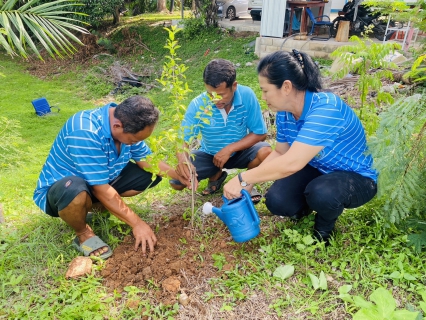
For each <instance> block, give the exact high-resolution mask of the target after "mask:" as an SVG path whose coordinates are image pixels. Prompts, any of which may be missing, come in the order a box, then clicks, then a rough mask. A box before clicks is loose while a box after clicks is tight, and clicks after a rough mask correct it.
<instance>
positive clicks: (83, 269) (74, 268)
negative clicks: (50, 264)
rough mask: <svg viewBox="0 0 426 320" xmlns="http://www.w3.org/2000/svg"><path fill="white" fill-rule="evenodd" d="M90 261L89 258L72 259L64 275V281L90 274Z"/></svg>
mask: <svg viewBox="0 0 426 320" xmlns="http://www.w3.org/2000/svg"><path fill="white" fill-rule="evenodd" d="M92 263H93V262H92V259H90V258H89V257H81V256H80V257H76V258H74V259H73V260H72V261H71V263H70V266H69V267H68V270H67V273H66V274H65V278H66V279H70V278H73V279H75V278H79V277H81V276H85V275H87V274H90V273H91V272H92Z"/></svg>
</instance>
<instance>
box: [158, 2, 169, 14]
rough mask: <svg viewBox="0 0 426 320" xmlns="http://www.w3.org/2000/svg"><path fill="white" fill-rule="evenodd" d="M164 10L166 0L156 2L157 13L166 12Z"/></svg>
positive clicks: (165, 8)
mask: <svg viewBox="0 0 426 320" xmlns="http://www.w3.org/2000/svg"><path fill="white" fill-rule="evenodd" d="M166 10H167V7H166V0H158V1H157V11H158V12H162V11H166Z"/></svg>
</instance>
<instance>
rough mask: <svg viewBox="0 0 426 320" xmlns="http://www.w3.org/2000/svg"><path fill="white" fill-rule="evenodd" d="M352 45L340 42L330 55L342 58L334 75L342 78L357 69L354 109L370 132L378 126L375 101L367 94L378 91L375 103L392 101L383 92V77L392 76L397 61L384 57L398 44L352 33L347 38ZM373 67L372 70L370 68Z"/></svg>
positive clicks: (368, 132) (386, 93) (389, 96)
mask: <svg viewBox="0 0 426 320" xmlns="http://www.w3.org/2000/svg"><path fill="white" fill-rule="evenodd" d="M350 41H351V42H354V43H355V44H354V45H348V46H342V47H340V48H338V49H336V50H335V51H334V52H333V53H332V54H331V56H332V57H334V58H338V59H339V60H340V61H341V62H342V67H341V68H340V70H339V71H338V72H336V74H335V75H334V77H335V78H343V77H344V76H345V75H347V74H348V73H349V72H351V71H352V70H356V73H357V74H359V79H358V81H357V83H356V85H357V87H358V90H359V92H360V100H361V105H360V106H354V107H359V109H356V110H357V113H358V116H359V118H360V119H361V121H362V122H363V124H364V127H365V130H366V132H367V135H371V134H373V133H374V131H375V130H376V129H377V126H378V123H379V122H378V118H377V106H376V105H375V104H374V103H368V101H367V95H368V93H369V92H371V91H373V90H374V91H377V96H376V103H377V104H380V103H392V102H393V98H392V96H391V95H390V94H389V93H388V92H382V91H381V88H382V79H383V78H387V79H392V78H393V75H392V72H391V71H390V70H391V69H396V68H397V65H396V64H395V63H393V62H390V61H386V59H385V57H386V56H387V55H389V54H390V53H391V52H392V51H394V50H395V49H396V48H400V45H399V44H392V43H386V44H381V43H374V42H373V41H372V40H371V39H368V38H367V37H364V38H362V39H361V38H359V37H357V36H352V37H351V38H350ZM371 70H374V72H370V71H371Z"/></svg>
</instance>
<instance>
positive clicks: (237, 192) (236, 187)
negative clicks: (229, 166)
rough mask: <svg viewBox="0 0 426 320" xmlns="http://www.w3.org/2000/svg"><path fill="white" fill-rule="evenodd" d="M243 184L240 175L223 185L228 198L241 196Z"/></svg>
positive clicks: (224, 193)
mask: <svg viewBox="0 0 426 320" xmlns="http://www.w3.org/2000/svg"><path fill="white" fill-rule="evenodd" d="M241 189H242V187H241V184H240V181H239V180H238V176H235V177H233V178H232V179H231V180H229V181H228V182H227V183H226V184H225V185H224V186H223V195H224V196H225V198H227V199H228V200H231V199H235V198H239V197H241Z"/></svg>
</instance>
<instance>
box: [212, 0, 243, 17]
mask: <svg viewBox="0 0 426 320" xmlns="http://www.w3.org/2000/svg"><path fill="white" fill-rule="evenodd" d="M248 2H249V0H219V1H217V2H216V4H217V5H218V16H219V17H225V18H228V19H229V20H234V19H237V18H239V17H240V16H241V15H245V14H247V8H248ZM219 12H220V13H219Z"/></svg>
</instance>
